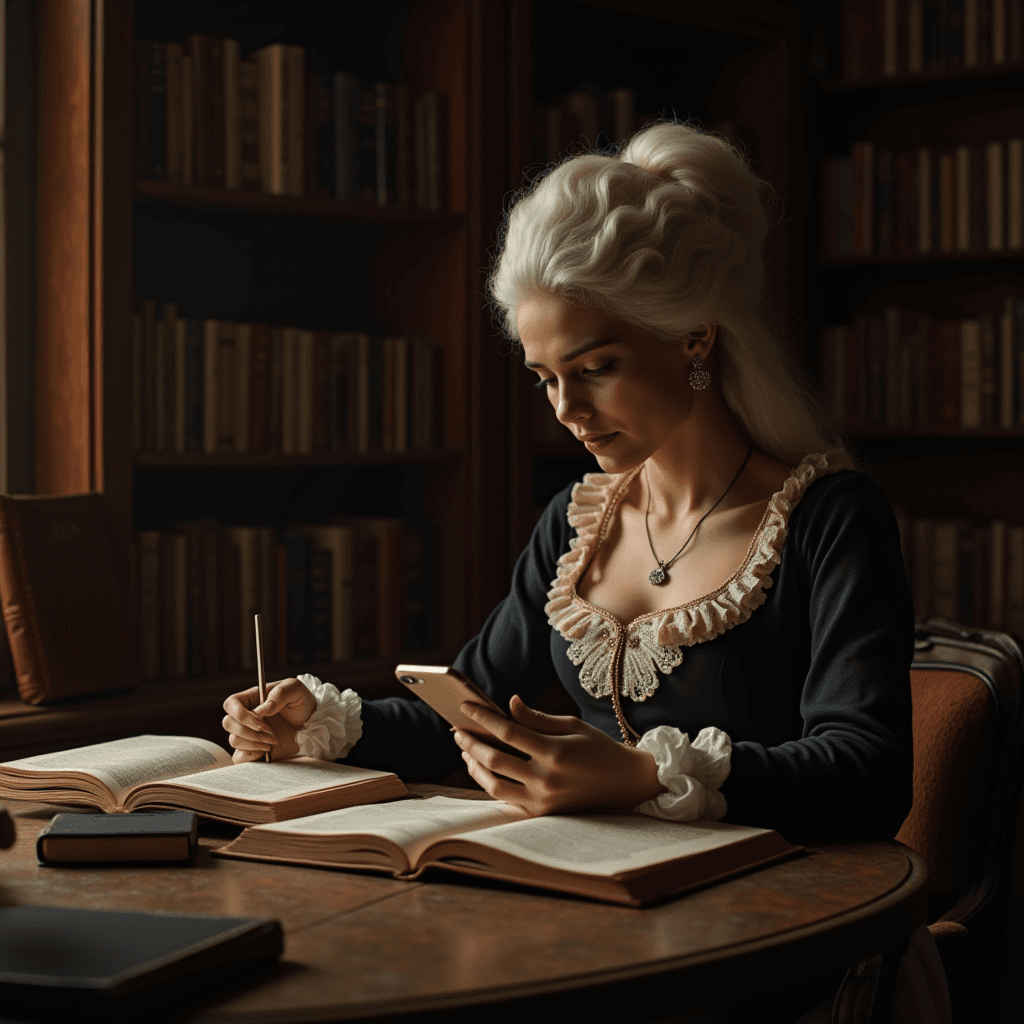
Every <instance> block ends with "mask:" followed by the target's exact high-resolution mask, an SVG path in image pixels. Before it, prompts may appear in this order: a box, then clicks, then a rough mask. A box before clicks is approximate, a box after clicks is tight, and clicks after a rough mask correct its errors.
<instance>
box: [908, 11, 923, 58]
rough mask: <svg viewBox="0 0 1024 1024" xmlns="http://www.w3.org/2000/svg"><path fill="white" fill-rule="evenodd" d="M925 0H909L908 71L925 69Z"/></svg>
mask: <svg viewBox="0 0 1024 1024" xmlns="http://www.w3.org/2000/svg"><path fill="white" fill-rule="evenodd" d="M924 60H925V57H924V0H907V71H908V72H909V73H910V74H912V75H919V74H921V73H922V72H923V71H924Z"/></svg>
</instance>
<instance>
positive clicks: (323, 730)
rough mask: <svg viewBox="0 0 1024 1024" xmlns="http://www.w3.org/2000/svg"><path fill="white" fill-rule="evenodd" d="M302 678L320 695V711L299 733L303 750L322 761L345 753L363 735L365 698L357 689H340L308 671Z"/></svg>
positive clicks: (318, 703)
mask: <svg viewBox="0 0 1024 1024" xmlns="http://www.w3.org/2000/svg"><path fill="white" fill-rule="evenodd" d="M297 678H298V680H299V682H300V683H302V685H303V686H305V687H306V689H307V690H309V692H310V693H312V694H313V696H314V697H315V698H316V711H314V712H313V714H312V715H310V716H309V718H307V719H306V722H305V724H304V725H303V726H302V728H301V729H300V730H299V731H298V732H297V733H296V735H295V739H296V740H297V741H298V744H299V753H300V754H301V755H304V756H305V757H315V758H317V759H318V760H320V761H336V760H337V759H338V758H339V757H344V756H345V755H346V754H347V753H348V752H349V751H350V750H351V749H352V748H353V747H354V746H355V745H356V743H357V742H358V741H359V738H360V737H361V736H362V735H363V717H362V707H363V702H362V700H361V699H360V697H359V694H357V693H356V692H355V690H344V691H339V690H338V688H337V687H336V686H335V685H334V684H333V683H323V682H321V681H320V680H319V679H317V677H316V676H311V675H308V674H304V675H301V676H298V677H297Z"/></svg>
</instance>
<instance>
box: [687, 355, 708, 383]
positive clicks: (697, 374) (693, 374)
mask: <svg viewBox="0 0 1024 1024" xmlns="http://www.w3.org/2000/svg"><path fill="white" fill-rule="evenodd" d="M687 379H688V380H689V382H690V387H691V388H693V390H694V391H703V390H704V389H705V388H706V387H707V386H708V385H709V384H710V383H711V374H710V373H708V371H707V370H705V369H704V360H703V359H701V357H700V356H699V355H696V356H694V357H693V369H692V370H690V376H689V377H688V378H687Z"/></svg>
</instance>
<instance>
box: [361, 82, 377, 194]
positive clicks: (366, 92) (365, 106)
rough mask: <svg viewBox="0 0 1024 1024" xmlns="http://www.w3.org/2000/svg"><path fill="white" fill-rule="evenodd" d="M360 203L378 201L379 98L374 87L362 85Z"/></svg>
mask: <svg viewBox="0 0 1024 1024" xmlns="http://www.w3.org/2000/svg"><path fill="white" fill-rule="evenodd" d="M357 135H358V139H359V182H358V184H359V201H360V202H363V203H376V201H377V97H376V94H375V92H374V89H373V87H372V86H369V87H368V86H365V85H360V89H359V121H358V124H357Z"/></svg>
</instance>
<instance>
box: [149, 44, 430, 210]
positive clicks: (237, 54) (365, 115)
mask: <svg viewBox="0 0 1024 1024" xmlns="http://www.w3.org/2000/svg"><path fill="white" fill-rule="evenodd" d="M133 61H134V71H133V82H134V86H133V87H134V91H135V115H134V123H133V126H134V139H135V151H134V156H133V162H134V171H135V174H136V176H137V177H139V178H148V179H153V180H157V181H168V182H170V183H172V184H179V185H190V184H193V183H194V184H197V185H208V186H214V187H219V188H227V189H230V190H239V189H244V190H249V191H262V192H265V193H268V194H270V195H291V196H302V195H306V196H319V197H324V198H334V199H339V200H343V201H345V202H365V203H368V204H371V205H375V206H395V205H397V206H402V207H414V206H415V207H417V208H419V209H422V210H429V211H438V212H439V211H443V210H446V209H447V208H448V172H447V164H448V156H447V154H448V138H447V115H446V99H445V96H444V95H443V94H442V93H439V92H425V93H423V94H421V95H418V96H416V97H414V98H411V97H410V95H409V91H408V87H407V86H405V85H403V84H397V83H392V82H365V81H361V80H360V79H359V78H358V77H357V76H356V75H354V74H352V73H350V72H347V71H335V72H328V71H324V70H322V69H315V68H307V66H306V51H305V48H304V47H302V46H295V45H287V44H284V43H273V44H271V45H269V46H264V47H262V48H260V49H258V50H256V51H254V52H253V53H243V52H242V50H241V49H240V46H239V42H238V40H234V39H216V38H213V37H211V36H206V35H193V36H191V37H189V38H188V39H186V40H183V41H179V42H170V43H165V42H150V41H139V42H137V43H136V46H135V52H134V57H133Z"/></svg>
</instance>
